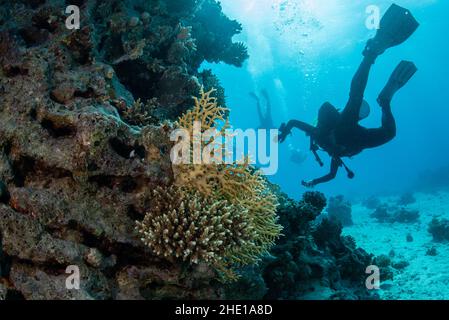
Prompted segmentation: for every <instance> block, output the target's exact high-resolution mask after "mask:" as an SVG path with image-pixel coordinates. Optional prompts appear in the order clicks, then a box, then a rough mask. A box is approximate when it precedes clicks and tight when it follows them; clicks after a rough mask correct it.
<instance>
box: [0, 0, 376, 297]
mask: <svg viewBox="0 0 449 320" xmlns="http://www.w3.org/2000/svg"><path fill="white" fill-rule="evenodd" d="M73 3H74V4H76V5H78V6H80V8H81V29H80V30H68V29H67V28H66V27H65V19H66V17H67V15H66V14H65V13H64V12H65V8H66V6H67V3H66V1H63V0H32V1H29V0H26V1H20V0H16V1H6V0H1V1H0V299H222V298H229V297H236V298H252V299H254V298H273V299H278V298H283V299H301V298H323V297H325V298H326V297H328V298H352V299H357V298H366V297H368V295H367V293H366V291H365V290H364V280H363V278H364V276H365V273H364V270H365V268H366V266H367V265H369V264H370V262H371V258H372V257H371V256H370V255H368V254H367V253H366V252H364V251H363V250H361V249H357V248H356V246H355V243H354V241H353V239H351V238H350V237H343V236H342V235H341V227H340V226H339V225H338V224H335V223H332V222H329V221H328V220H323V221H322V222H321V223H319V224H315V223H314V220H315V218H316V217H317V216H318V215H319V214H320V213H321V211H322V210H323V208H324V206H325V199H324V197H323V196H322V195H320V194H306V195H305V196H304V199H303V201H301V202H294V201H292V200H290V199H288V198H287V197H286V196H285V195H283V194H282V193H280V192H279V191H276V193H278V195H279V196H278V198H279V202H280V206H279V208H278V215H279V216H280V223H281V224H282V225H283V226H284V232H283V233H284V235H285V236H284V237H282V238H281V240H280V241H279V243H278V245H277V246H276V247H275V248H274V250H273V251H272V255H271V257H269V258H265V259H264V260H263V261H262V262H261V263H260V264H259V265H256V266H251V267H247V268H246V269H245V270H244V271H242V272H241V279H240V280H239V281H238V282H236V283H233V284H226V285H225V284H222V283H220V282H218V281H217V280H216V275H215V272H214V270H213V269H211V268H210V267H209V266H208V265H206V264H202V263H200V264H188V265H186V264H183V263H176V262H175V261H170V260H167V259H164V258H163V257H159V256H156V255H154V253H153V252H151V250H150V249H149V248H148V247H147V246H145V244H144V242H143V241H141V239H140V236H139V234H138V232H137V231H136V229H135V227H136V221H142V220H143V219H144V216H145V213H146V212H148V210H149V208H151V206H152V201H151V194H152V192H153V190H155V189H157V188H158V187H160V186H166V185H168V184H170V183H171V181H172V180H173V179H174V178H173V169H172V163H171V161H170V149H171V147H172V143H171V142H170V140H169V133H170V131H171V129H172V127H173V123H172V121H173V120H175V119H176V118H177V117H178V116H180V115H181V114H182V113H184V112H185V111H186V110H187V109H189V108H190V107H191V106H192V105H193V100H192V96H197V95H198V93H199V91H200V89H201V88H202V87H204V88H205V89H210V88H212V87H215V88H217V92H218V101H219V102H220V103H221V104H224V90H223V88H221V87H220V85H219V81H218V79H217V78H216V77H215V76H214V75H213V74H212V73H211V72H210V71H203V72H198V68H199V66H200V64H201V63H202V62H203V61H205V60H206V61H211V62H219V61H223V62H225V63H229V64H233V65H236V66H240V65H242V63H243V62H244V60H245V59H246V58H247V57H248V56H247V52H246V48H245V46H244V45H243V44H241V43H235V42H233V41H232V37H233V36H234V35H235V34H237V33H239V32H240V30H241V26H240V25H239V23H238V22H236V21H232V20H230V19H228V18H227V17H226V16H225V15H223V13H222V12H221V7H220V5H219V4H218V3H217V2H216V1H215V0H186V1H178V0H164V1H163V0H151V1H143V0H142V1H138V0H137V1H131V0H125V1H121V0H120V1H118V0H111V1H95V0H77V1H73ZM273 188H274V187H273ZM69 265H76V266H78V267H79V269H80V274H81V288H80V290H67V289H66V279H67V276H68V274H66V268H67V266H69ZM245 282H246V283H250V285H251V286H250V287H251V288H253V289H254V288H255V289H254V290H251V291H249V290H248V287H245ZM231 288H234V289H235V288H237V289H238V290H230V289H231ZM323 291H325V292H327V293H329V294H328V295H322V292H323ZM313 293H316V296H313ZM319 294H320V295H319Z"/></svg>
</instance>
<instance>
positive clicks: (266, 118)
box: [249, 89, 275, 130]
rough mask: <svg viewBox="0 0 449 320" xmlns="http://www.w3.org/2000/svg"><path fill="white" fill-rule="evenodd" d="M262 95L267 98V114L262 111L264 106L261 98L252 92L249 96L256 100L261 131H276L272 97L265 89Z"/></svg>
mask: <svg viewBox="0 0 449 320" xmlns="http://www.w3.org/2000/svg"><path fill="white" fill-rule="evenodd" d="M261 94H262V96H263V97H264V98H265V101H266V110H265V113H264V112H263V111H262V106H261V104H260V99H259V97H258V96H257V95H256V94H255V93H254V92H251V93H250V94H249V95H250V96H251V97H252V98H254V100H256V103H257V113H258V115H259V121H260V126H259V129H267V130H270V129H274V128H275V126H274V123H273V117H272V115H271V111H272V106H271V100H270V96H269V95H268V92H267V90H265V89H263V90H262V91H261Z"/></svg>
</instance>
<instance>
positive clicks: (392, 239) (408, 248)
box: [343, 192, 449, 300]
mask: <svg viewBox="0 0 449 320" xmlns="http://www.w3.org/2000/svg"><path fill="white" fill-rule="evenodd" d="M415 197H416V199H417V202H416V203H414V204H411V205H409V206H408V208H409V209H417V210H419V211H420V222H419V223H416V224H400V223H394V224H389V223H378V222H377V221H376V220H375V219H373V218H370V214H371V213H372V210H369V209H367V208H365V207H363V206H362V205H354V206H353V212H352V217H353V220H354V226H352V227H347V228H345V229H344V231H343V232H344V234H346V235H351V236H353V237H354V238H355V239H356V241H357V245H358V246H360V247H362V248H363V249H365V250H366V251H367V252H369V253H373V254H374V255H376V256H378V255H381V254H385V255H388V254H389V252H390V250H392V249H393V250H394V252H395V257H394V258H392V261H393V262H398V261H401V260H405V261H407V262H409V263H410V265H409V266H408V267H406V268H405V269H403V270H401V271H395V274H394V280H393V281H391V282H390V281H388V282H386V283H384V284H383V287H384V289H383V290H382V289H381V290H378V293H379V295H380V297H381V298H382V299H394V300H408V299H413V300H416V299H418V300H421V299H432V300H433V299H449V243H436V242H433V241H432V236H431V234H430V233H428V231H427V229H428V224H429V222H430V221H431V220H432V218H433V217H434V216H444V217H446V218H449V193H443V192H440V193H438V194H436V195H430V194H415ZM381 200H382V201H383V202H386V201H387V202H391V203H394V202H395V201H396V199H395V198H383V199H381ZM408 233H410V234H411V235H412V236H413V238H414V241H413V242H407V240H406V236H407V234H408ZM432 246H434V247H435V248H436V249H437V252H438V255H437V256H435V257H432V256H428V255H426V252H427V250H428V249H429V248H431V247H432Z"/></svg>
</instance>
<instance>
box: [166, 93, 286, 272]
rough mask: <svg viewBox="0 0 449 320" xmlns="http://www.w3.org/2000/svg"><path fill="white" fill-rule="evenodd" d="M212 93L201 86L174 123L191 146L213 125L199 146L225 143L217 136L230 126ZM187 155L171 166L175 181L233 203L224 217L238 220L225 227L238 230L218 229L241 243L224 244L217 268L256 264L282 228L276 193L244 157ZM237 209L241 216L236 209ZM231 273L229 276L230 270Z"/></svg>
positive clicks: (218, 200) (219, 146) (213, 199)
mask: <svg viewBox="0 0 449 320" xmlns="http://www.w3.org/2000/svg"><path fill="white" fill-rule="evenodd" d="M213 92H214V90H211V91H209V92H204V91H201V97H200V99H198V98H195V99H194V100H195V106H194V108H193V109H192V110H189V111H188V112H186V114H184V115H183V116H182V117H180V118H179V120H178V121H177V123H176V126H177V127H178V128H180V129H183V130H184V131H185V132H186V133H188V136H189V137H190V142H189V144H190V145H191V147H192V148H191V149H192V150H193V149H194V146H193V143H194V142H193V141H194V139H195V137H194V136H195V135H196V134H202V135H203V134H205V133H207V132H208V131H209V130H210V129H213V128H214V129H215V133H214V134H213V136H212V137H211V138H209V139H206V140H204V139H202V140H201V150H204V149H205V148H207V147H209V146H213V148H212V150H217V149H218V150H224V148H225V141H223V138H226V136H224V137H223V136H222V135H224V134H225V129H227V128H228V127H229V121H228V120H227V117H226V115H227V110H226V108H224V107H221V106H219V105H218V102H217V98H215V97H213V96H212V94H213ZM195 122H197V125H198V126H199V132H195V126H196V125H195ZM220 124H221V125H222V126H221V127H220ZM187 156H189V157H190V156H192V157H191V159H190V160H191V161H187V162H188V163H180V164H177V163H175V164H174V166H173V167H174V169H173V171H174V177H175V184H176V185H178V186H182V187H183V188H187V189H192V190H195V191H198V192H199V193H200V194H202V195H203V196H204V197H207V198H208V199H210V200H211V202H210V203H209V205H211V204H213V203H222V202H223V201H225V203H230V204H231V205H234V207H233V210H231V211H229V212H225V214H226V217H225V220H228V219H231V220H232V218H230V216H235V217H237V219H240V221H239V223H230V224H228V228H237V230H234V231H232V232H230V231H229V230H227V228H225V229H224V230H222V231H221V232H220V233H219V234H221V233H223V232H224V233H226V232H230V233H231V234H232V233H236V234H240V235H241V238H242V239H241V240H242V242H233V243H229V247H228V248H227V252H226V254H225V256H224V258H225V259H224V260H227V262H226V263H225V264H223V265H222V267H221V268H220V269H221V271H224V270H226V268H224V266H225V265H226V264H230V265H232V264H239V265H246V264H251V263H255V262H256V261H258V260H259V257H260V256H261V255H262V254H264V253H267V251H268V249H269V248H271V247H272V246H273V245H274V242H275V240H276V239H277V238H278V237H279V235H280V232H281V230H282V227H281V226H280V225H279V224H277V219H278V218H277V215H276V207H277V204H278V203H277V198H276V196H275V195H274V194H273V193H272V192H271V190H270V189H269V188H268V185H267V182H266V180H265V179H264V178H263V177H262V175H261V174H260V172H258V171H256V170H254V169H253V168H251V166H250V165H249V163H248V161H247V159H246V161H243V162H242V161H237V160H236V161H234V162H233V163H231V164H227V163H221V162H218V163H204V164H195V161H194V159H193V158H194V156H193V153H192V154H191V153H190V152H189V154H188V155H187ZM202 160H205V159H202ZM239 211H240V212H241V213H242V214H243V216H241V215H240V214H239ZM238 217H240V218H238ZM220 220H222V218H220ZM219 223H220V226H221V225H222V224H224V223H223V222H221V221H220V222H219ZM239 225H243V229H244V230H238V228H239V227H238V226H239ZM215 234H217V233H216V232H215ZM223 240H224V239H223ZM224 242H225V241H224ZM215 264H217V263H215ZM219 264H221V263H219ZM230 277H231V278H234V277H233V273H232V272H231V274H230Z"/></svg>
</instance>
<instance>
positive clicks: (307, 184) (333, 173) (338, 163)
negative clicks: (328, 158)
mask: <svg viewBox="0 0 449 320" xmlns="http://www.w3.org/2000/svg"><path fill="white" fill-rule="evenodd" d="M341 164H342V162H341V160H340V158H335V157H334V158H332V162H331V171H330V172H329V173H328V174H327V175H325V176H324V177H321V178H318V179H315V180H312V181H310V182H306V181H303V182H302V185H303V186H305V187H307V188H313V187H315V186H317V185H319V184H321V183H326V182H329V181H331V180H333V179H335V177H336V176H337V173H338V168H340V166H341Z"/></svg>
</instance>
